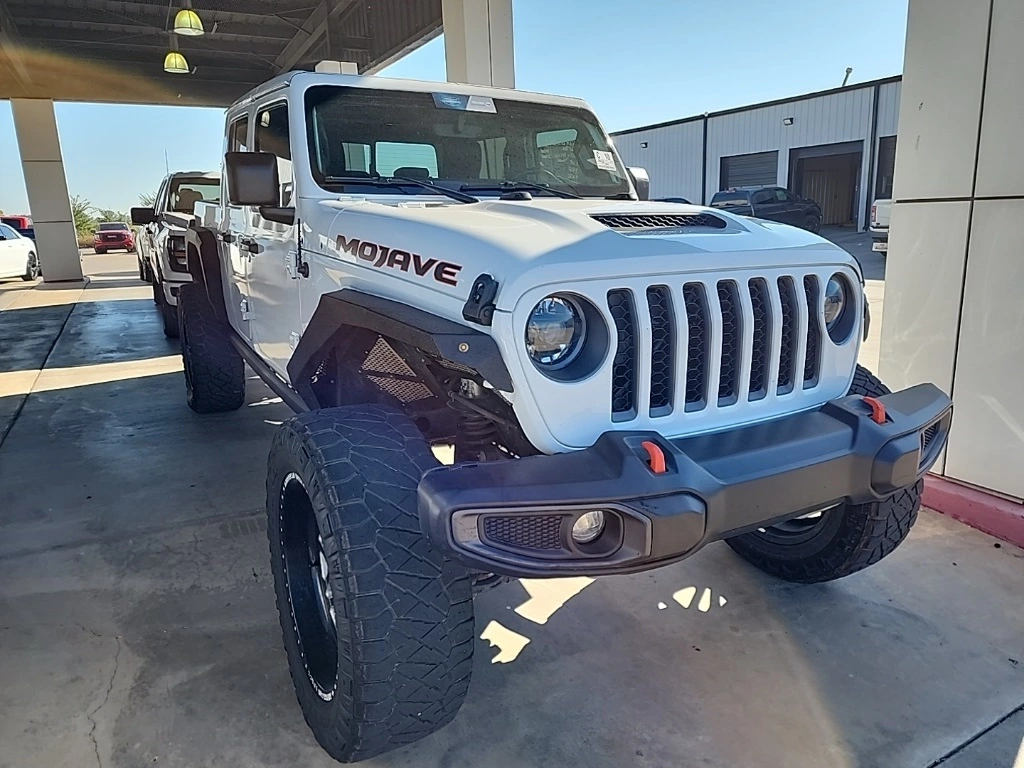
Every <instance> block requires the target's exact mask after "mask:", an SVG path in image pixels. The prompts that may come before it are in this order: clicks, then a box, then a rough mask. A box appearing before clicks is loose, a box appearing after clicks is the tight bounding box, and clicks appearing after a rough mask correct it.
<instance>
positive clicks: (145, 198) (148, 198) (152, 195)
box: [139, 192, 156, 208]
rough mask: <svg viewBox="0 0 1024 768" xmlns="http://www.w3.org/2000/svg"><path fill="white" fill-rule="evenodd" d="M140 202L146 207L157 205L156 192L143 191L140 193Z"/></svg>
mask: <svg viewBox="0 0 1024 768" xmlns="http://www.w3.org/2000/svg"><path fill="white" fill-rule="evenodd" d="M139 202H140V203H141V204H142V205H143V206H145V207H146V208H152V207H153V206H154V205H156V192H143V193H142V194H141V195H139Z"/></svg>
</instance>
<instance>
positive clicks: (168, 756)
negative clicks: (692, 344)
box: [0, 255, 1024, 768]
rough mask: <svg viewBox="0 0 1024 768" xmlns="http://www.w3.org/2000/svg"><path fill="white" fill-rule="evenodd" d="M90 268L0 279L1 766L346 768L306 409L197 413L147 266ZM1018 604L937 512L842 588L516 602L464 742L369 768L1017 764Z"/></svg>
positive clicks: (554, 585) (747, 573)
mask: <svg viewBox="0 0 1024 768" xmlns="http://www.w3.org/2000/svg"><path fill="white" fill-rule="evenodd" d="M85 266H86V270H87V272H88V273H89V274H90V275H91V278H92V279H91V281H90V282H89V283H88V284H85V285H66V286H56V287H54V286H47V285H37V286H31V285H26V284H22V283H20V281H18V282H0V310H3V311H2V312H0V712H2V715H3V716H2V717H0V768H14V767H15V766H16V767H17V768H32V767H34V766H40V767H43V766H45V768H58V767H60V766H68V767H74V768H79V767H80V766H93V765H96V766H99V767H100V768H111V767H116V768H138V767H140V766H153V765H156V766H174V767H177V766H182V767H184V766H188V767H189V768H194V767H196V766H289V767H292V766H328V765H334V763H332V762H331V761H330V760H329V759H328V758H327V757H326V756H325V755H324V754H323V753H322V752H321V751H320V749H319V748H318V746H317V745H316V743H315V742H314V741H313V739H312V737H311V736H310V734H309V732H308V730H307V729H306V727H305V724H304V723H303V721H302V717H301V715H300V713H299V708H298V706H297V704H296V702H295V699H294V695H293V693H292V688H291V683H290V681H289V679H288V673H287V668H286V663H285V657H284V653H283V651H282V649H281V643H280V629H279V625H278V620H277V616H276V612H275V609H274V602H273V594H272V589H271V585H270V573H269V567H268V554H267V543H266V537H265V534H264V522H263V517H262V515H263V511H262V508H263V494H264V491H263V483H264V470H265V461H266V454H267V449H268V447H269V444H270V439H271V435H272V434H273V431H274V429H275V428H276V426H277V425H278V424H279V423H280V422H281V421H282V420H284V419H286V418H288V416H289V412H288V411H287V409H286V408H285V407H284V406H283V405H282V404H281V403H279V402H277V401H276V399H275V398H273V397H272V396H271V394H270V393H269V391H268V390H267V389H266V388H265V387H264V386H263V385H262V384H261V383H260V382H259V381H258V380H255V379H252V380H250V382H249V389H248V397H247V404H246V407H244V408H242V409H241V410H240V411H238V412H236V413H233V414H225V415H219V416H212V417H210V416H208V417H199V416H196V415H195V414H193V413H191V412H190V411H189V410H188V408H187V406H186V405H185V400H184V386H183V382H182V380H181V373H180V365H181V364H180V357H179V355H178V350H177V347H176V344H175V343H173V342H169V341H167V340H165V339H164V337H163V335H162V334H161V332H160V322H159V319H158V316H157V313H156V311H155V308H154V306H153V304H152V301H151V299H150V291H149V288H148V286H145V285H143V284H141V283H140V282H138V280H137V279H135V274H136V273H135V261H134V256H131V255H129V256H124V255H111V256H104V257H97V256H86V257H85ZM867 270H868V265H867V264H865V271H867ZM870 280H876V281H877V277H872V278H870ZM878 282H880V281H878ZM870 285H871V284H870V283H869V290H870V289H871V288H870ZM878 319H879V316H878V315H876V316H875V329H876V331H875V333H876V334H877V328H878V327H880V323H878ZM867 351H868V345H866V346H865V352H866V353H867ZM875 355H876V356H877V351H876V352H875ZM1021 594H1024V551H1021V550H1019V549H1016V548H1014V547H1011V546H1009V545H999V544H998V542H996V541H995V540H994V539H992V538H991V537H988V536H986V535H984V534H981V533H979V532H977V531H974V530H972V529H970V528H967V527H965V526H963V525H961V524H959V523H956V522H954V521H951V520H949V519H947V518H944V517H941V516H939V515H936V514H933V513H930V512H923V513H922V515H921V518H920V520H919V522H918V524H917V526H916V527H915V528H914V530H913V532H912V534H911V536H910V538H909V539H908V541H907V542H906V543H905V544H904V545H903V546H902V547H901V548H900V549H899V550H898V551H897V552H896V553H895V554H894V555H892V556H891V557H890V558H888V559H887V560H886V561H885V562H884V563H882V564H880V565H878V566H876V567H875V568H872V569H870V570H868V571H866V572H864V573H861V574H858V575H856V576H853V577H851V578H849V579H846V580H844V581H841V582H837V583H833V584H828V585H819V586H811V587H802V586H796V585H792V584H788V583H783V582H779V581H774V580H772V579H770V578H769V577H767V576H765V575H763V574H761V573H760V572H758V571H755V570H754V569H753V568H751V567H749V566H747V565H746V564H745V563H743V562H742V561H741V560H740V559H739V558H738V557H736V556H734V555H733V553H732V552H731V550H729V549H728V547H726V546H725V545H721V544H717V545H713V546H711V547H709V548H707V549H706V550H704V551H703V552H701V553H699V554H698V555H696V556H695V557H693V558H691V559H689V560H687V561H684V562H682V563H679V564H677V565H674V566H669V567H666V568H663V569H661V570H658V571H654V572H651V573H648V574H640V575H635V576H628V577H608V578H602V579H598V580H590V579H567V580H557V581H530V580H523V581H516V582H512V583H509V584H505V585H503V586H501V587H498V588H496V589H494V590H491V591H490V592H487V593H485V594H483V595H482V596H480V598H479V599H478V600H477V603H476V616H477V626H476V632H477V636H478V640H477V644H476V657H475V668H474V680H473V684H472V687H471V691H470V695H469V698H468V700H467V701H466V704H465V706H464V707H463V709H462V711H461V713H460V715H459V717H458V718H457V719H456V721H455V722H454V723H453V724H451V725H450V726H448V727H447V728H446V729H444V730H442V731H441V732H440V733H438V734H435V735H434V736H432V737H430V738H428V739H427V740H425V741H423V742H420V743H418V744H415V745H412V746H410V747H407V748H404V749H402V750H399V751H397V752H394V753H392V754H389V755H386V756H384V757H381V758H378V759H377V760H375V761H371V762H370V763H367V765H375V766H395V767H397V766H409V767H415V768H418V767H419V766H446V767H450V768H458V767H462V766H465V767H467V768H468V767H470V766H472V767H473V768H478V767H479V766H487V767H488V768H492V767H493V768H506V767H507V768H522V767H524V766H562V765H565V766H587V768H604V767H607V768H622V766H638V767H641V766H642V767H645V768H646V767H648V766H651V767H654V766H657V767H659V768H660V767H664V768H681V767H683V766H686V767H688V766H705V767H708V768H736V767H737V766H743V767H744V768H751V767H752V768H760V767H761V766H765V767H766V768H768V767H774V766H787V768H831V767H833V766H835V767H836V768H861V767H873V766H878V767H879V768H893V767H895V768H904V767H906V768H936V767H937V766H939V765H941V766H943V768H987V767H988V766H993V768H994V767H996V766H998V767H999V768H1009V767H1010V766H1013V765H1014V759H1015V756H1017V754H1018V750H1020V749H1021V743H1022V739H1021V737H1022V736H1024V612H1022V611H1021V610H1020V595H1021ZM1021 760H1024V757H1022V758H1021Z"/></svg>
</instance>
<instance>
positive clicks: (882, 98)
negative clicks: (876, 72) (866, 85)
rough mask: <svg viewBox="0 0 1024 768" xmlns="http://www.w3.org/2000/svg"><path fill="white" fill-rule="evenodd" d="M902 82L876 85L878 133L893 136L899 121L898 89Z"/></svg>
mask: <svg viewBox="0 0 1024 768" xmlns="http://www.w3.org/2000/svg"><path fill="white" fill-rule="evenodd" d="M902 86H903V83H901V82H900V81H896V82H895V83H883V84H882V85H880V86H878V135H879V136H895V135H896V131H897V129H898V126H899V122H900V91H901V90H902Z"/></svg>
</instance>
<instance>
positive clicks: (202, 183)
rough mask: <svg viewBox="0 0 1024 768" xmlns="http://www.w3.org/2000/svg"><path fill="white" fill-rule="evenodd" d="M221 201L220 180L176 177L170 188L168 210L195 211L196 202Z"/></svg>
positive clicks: (178, 211)
mask: <svg viewBox="0 0 1024 768" xmlns="http://www.w3.org/2000/svg"><path fill="white" fill-rule="evenodd" d="M219 201H220V181H218V180H217V179H189V178H175V179H172V180H171V186H170V188H169V189H168V200H167V210H169V211H175V212H176V213H195V207H196V203H216V202H219Z"/></svg>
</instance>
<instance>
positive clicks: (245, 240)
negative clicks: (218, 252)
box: [238, 237, 263, 253]
mask: <svg viewBox="0 0 1024 768" xmlns="http://www.w3.org/2000/svg"><path fill="white" fill-rule="evenodd" d="M238 245H239V247H241V248H242V249H244V250H246V251H248V252H249V253H262V252H263V246H262V245H260V244H259V243H257V242H256V240H255V239H253V238H251V237H240V238H238Z"/></svg>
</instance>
